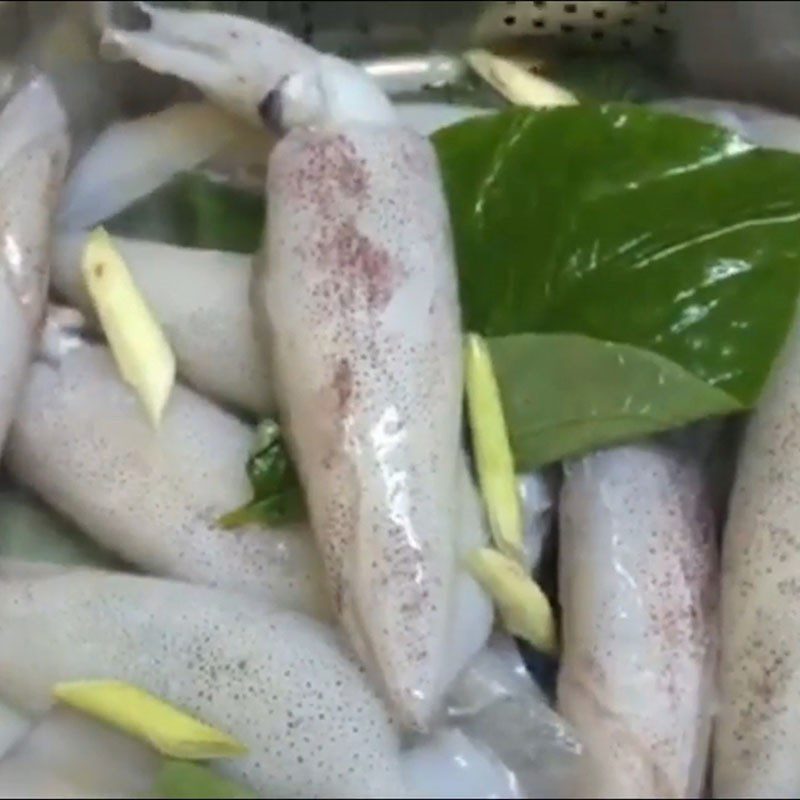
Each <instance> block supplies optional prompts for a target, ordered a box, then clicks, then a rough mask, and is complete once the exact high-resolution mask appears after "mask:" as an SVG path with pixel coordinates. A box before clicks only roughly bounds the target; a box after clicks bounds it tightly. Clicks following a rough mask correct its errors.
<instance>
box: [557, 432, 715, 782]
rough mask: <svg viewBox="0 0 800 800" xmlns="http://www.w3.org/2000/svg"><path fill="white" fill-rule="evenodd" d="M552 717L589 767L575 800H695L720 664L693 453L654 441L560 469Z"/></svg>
mask: <svg viewBox="0 0 800 800" xmlns="http://www.w3.org/2000/svg"><path fill="white" fill-rule="evenodd" d="M560 510H561V547H560V564H559V568H560V586H559V595H560V599H561V605H562V619H563V652H562V662H561V671H560V674H559V684H558V706H559V710H560V711H561V712H562V713H563V714H564V715H565V717H566V718H567V719H568V720H569V721H570V722H571V723H572V724H573V725H574V726H575V728H576V730H577V732H578V735H579V736H580V737H581V739H582V741H583V742H584V744H585V745H586V747H587V749H588V752H589V754H590V756H591V757H592V758H593V759H594V761H595V770H594V773H593V772H591V771H589V772H587V773H586V774H585V775H584V783H583V784H582V785H581V787H580V791H581V793H582V796H590V797H671V798H682V797H696V796H697V793H698V792H699V791H700V789H701V787H702V785H703V779H704V776H705V764H706V757H707V752H708V744H709V732H710V721H711V714H712V711H713V707H712V694H711V692H712V688H713V679H714V668H715V663H716V591H717V571H716V566H715V554H714V549H715V543H714V527H713V520H712V518H711V509H710V498H709V497H708V496H707V491H706V487H705V485H704V478H703V475H702V473H701V471H700V470H699V469H698V466H697V464H696V463H694V461H693V458H692V457H691V456H687V455H686V454H683V453H681V452H679V451H677V450H674V449H673V448H671V447H668V446H665V445H661V444H659V443H650V444H641V445H631V446H625V447H619V448H615V449H611V450H606V451H602V452H598V453H595V454H593V455H590V456H588V457H586V458H583V459H581V460H579V461H577V462H573V463H571V464H569V465H568V466H567V468H566V475H565V482H564V486H563V489H562V495H561V508H560Z"/></svg>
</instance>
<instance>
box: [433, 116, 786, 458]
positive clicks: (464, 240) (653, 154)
mask: <svg viewBox="0 0 800 800" xmlns="http://www.w3.org/2000/svg"><path fill="white" fill-rule="evenodd" d="M434 141H435V143H436V146H437V150H438V152H439V156H440V159H441V164H442V172H443V177H444V181H445V186H446V190H447V195H448V198H449V202H450V209H451V215H452V220H453V228H454V232H455V243H456V250H457V255H458V266H459V271H460V287H461V299H462V305H463V308H464V313H465V319H466V324H467V326H468V327H469V328H470V329H472V330H476V331H478V332H480V333H483V334H484V335H487V336H503V335H507V334H515V333H526V332H532V331H535V332H540V333H547V332H550V333H558V332H561V333H580V334H584V335H586V336H589V337H592V338H595V339H600V340H606V341H610V342H617V343H624V344H630V345H634V346H636V347H640V348H643V349H645V350H649V351H651V352H653V353H657V354H659V355H662V356H664V357H665V358H667V359H670V360H671V361H673V362H674V363H675V364H676V365H678V366H680V367H682V368H683V369H685V370H686V371H687V372H688V373H690V374H691V375H693V376H695V377H696V378H698V379H700V380H702V381H705V382H706V383H708V384H710V385H712V386H716V387H718V388H720V389H723V390H724V391H726V392H728V393H729V394H730V395H732V396H733V397H735V398H736V399H737V400H738V401H739V402H740V403H741V404H742V405H743V406H749V405H751V404H752V403H754V402H755V400H756V399H757V397H758V394H759V392H760V390H761V387H762V385H763V383H764V380H765V378H766V375H767V373H768V371H769V368H770V366H771V364H772V361H773V359H774V357H775V355H776V352H777V350H778V349H779V347H780V345H781V343H782V342H783V340H784V338H785V335H786V333H787V330H788V326H789V324H790V321H791V317H792V313H793V310H794V306H795V301H796V297H797V293H798V287H800V269H798V266H800V158H798V157H797V156H796V155H790V154H788V153H779V152H767V151H761V150H757V149H754V148H752V147H750V146H748V145H746V144H745V143H744V142H742V141H741V140H740V139H738V138H737V137H735V136H734V135H732V134H729V133H727V132H726V131H723V130H722V129H719V128H716V127H713V126H709V125H705V124H703V123H699V122H695V121H693V120H687V119H682V118H679V117H673V116H667V115H663V114H659V113H656V112H652V111H649V110H647V109H644V108H638V107H635V106H623V105H614V106H584V105H582V106H573V107H568V108H558V109H552V110H547V111H531V110H512V111H509V112H504V113H501V114H498V115H496V116H493V117H484V118H478V119H472V120H468V121H466V122H463V123H459V124H458V125H455V126H452V127H450V128H448V129H446V130H443V131H439V132H438V133H437V134H436V135H435V136H434ZM527 370H528V372H529V373H530V375H531V380H537V381H539V380H541V379H542V376H541V370H540V367H539V365H537V364H536V363H535V362H533V361H531V363H530V364H529V366H528V367H527ZM534 375H537V377H536V378H534V377H533V376H534ZM587 389H588V387H585V386H584V385H583V383H577V384H575V385H574V387H573V389H572V391H573V392H575V393H579V394H580V393H584V392H586V391H587ZM652 403H653V404H654V405H653V408H654V413H659V412H658V410H657V409H658V405H659V404H661V403H667V404H668V403H669V398H668V397H667V396H666V392H660V393H658V394H657V395H655V396H653V397H652ZM708 413H709V409H707V408H705V407H702V406H698V407H697V411H696V415H697V418H699V417H703V416H706V415H707V414H708ZM587 422H588V420H587ZM604 438H605V434H603V435H600V433H598V437H597V441H595V442H593V444H594V445H595V446H596V445H599V444H603V443H604V442H603V439H604ZM590 440H591V437H587V443H588V442H589V441H590Z"/></svg>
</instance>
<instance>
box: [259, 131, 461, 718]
mask: <svg viewBox="0 0 800 800" xmlns="http://www.w3.org/2000/svg"><path fill="white" fill-rule="evenodd" d="M267 196H268V215H267V216H268V223H267V224H268V228H267V236H266V241H267V246H266V258H265V263H266V264H267V265H268V267H267V268H264V267H263V265H262V267H261V271H260V272H258V271H257V273H256V276H255V284H254V289H255V291H254V300H255V304H256V311H257V314H258V309H259V308H261V309H266V320H267V325H268V327H269V328H270V338H269V341H270V343H271V358H272V365H271V366H272V368H273V369H274V379H275V382H276V391H277V396H278V404H279V407H280V409H281V412H282V414H283V419H284V424H285V425H286V429H287V432H288V434H289V439H290V445H291V448H292V450H293V454H294V457H295V459H296V462H297V464H298V467H299V470H300V473H301V477H302V480H303V482H304V485H305V488H306V492H307V497H308V500H309V505H310V513H311V516H312V527H313V528H314V530H315V533H316V536H317V540H318V543H319V545H320V548H321V550H322V553H323V557H324V560H325V564H326V567H327V573H328V577H329V585H330V589H331V593H332V596H333V599H334V602H335V607H336V609H337V611H338V613H339V615H340V617H341V620H342V622H343V624H344V627H345V629H346V631H347V633H348V635H349V637H350V640H351V642H352V644H353V645H354V646H355V648H356V650H357V651H358V652H359V654H360V656H361V657H362V659H363V660H365V661H366V662H367V663H368V664H370V665H371V666H372V667H373V668H375V672H377V675H378V676H379V679H380V680H381V681H382V683H383V685H384V688H385V690H386V691H387V693H388V696H389V698H390V700H391V701H392V706H393V708H394V709H395V711H396V712H397V713H398V715H399V717H400V718H401V720H402V721H403V722H404V723H405V724H407V725H410V726H412V727H425V725H426V724H427V722H428V720H429V718H430V716H431V714H432V713H433V711H434V710H435V707H436V705H437V701H438V700H439V697H440V694H441V692H442V690H443V688H444V687H443V686H442V682H443V679H442V675H443V671H444V670H445V661H446V659H447V657H448V653H447V652H445V651H446V650H447V646H446V643H447V641H448V639H447V628H448V625H449V620H450V617H451V614H452V608H451V603H452V598H451V594H452V592H453V591H454V588H453V587H454V583H455V580H454V578H455V567H456V564H455V561H456V558H455V549H454V536H455V535H456V531H455V528H456V526H457V518H458V503H459V499H458V496H457V495H458V492H459V488H458V487H459V474H460V473H459V469H460V468H463V465H462V463H461V461H460V459H461V457H462V456H461V453H460V432H461V393H462V366H461V332H460V314H459V307H458V299H457V290H456V277H455V266H454V258H453V252H452V243H451V239H450V226H449V218H448V212H447V208H446V206H445V201H444V197H443V193H442V188H441V184H440V178H439V173H438V165H437V163H436V157H435V153H434V151H433V149H432V147H431V146H430V144H429V143H428V142H427V140H425V139H423V138H422V137H420V136H418V135H417V134H415V133H412V132H411V131H408V130H405V129H403V128H401V127H399V126H395V125H383V124H368V123H358V124H347V123H344V124H339V125H332V126H327V127H315V128H298V129H295V130H293V131H291V132H290V133H289V134H288V135H287V136H286V137H285V138H284V139H283V140H282V141H281V142H280V143H279V144H278V145H277V148H276V149H275V150H274V151H273V154H272V156H271V160H270V165H269V171H268V178H267Z"/></svg>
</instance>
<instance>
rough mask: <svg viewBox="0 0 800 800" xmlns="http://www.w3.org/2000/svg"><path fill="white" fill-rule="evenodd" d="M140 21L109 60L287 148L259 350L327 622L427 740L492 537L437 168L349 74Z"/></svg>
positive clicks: (469, 650) (325, 62)
mask: <svg viewBox="0 0 800 800" xmlns="http://www.w3.org/2000/svg"><path fill="white" fill-rule="evenodd" d="M138 7H139V9H140V11H141V15H140V20H139V24H138V25H137V29H136V30H121V29H118V28H110V29H107V30H106V31H105V32H104V35H103V48H104V51H105V52H106V53H109V54H112V53H113V54H114V55H115V57H120V58H129V59H133V60H135V61H138V62H139V63H140V64H141V65H143V66H145V67H148V68H150V69H152V70H154V71H157V72H161V73H169V74H173V75H176V76H178V77H180V78H183V79H184V80H188V81H191V82H192V83H194V84H195V85H197V86H198V87H199V88H200V89H201V90H202V91H204V93H205V94H206V96H207V97H208V98H209V99H210V100H212V101H213V102H215V103H217V104H219V105H220V106H221V107H222V108H225V109H226V110H228V111H230V112H233V113H235V114H238V115H239V116H240V117H241V118H242V119H243V120H244V121H249V122H250V123H251V124H253V123H255V124H261V125H264V126H266V127H267V129H268V130H270V131H272V132H274V133H275V134H276V135H278V136H279V137H281V138H280V141H279V142H278V143H277V145H276V146H275V147H274V148H273V149H272V151H271V153H270V156H269V162H268V170H267V182H266V197H267V208H268V214H267V222H266V229H265V237H264V238H265V244H264V247H263V250H262V252H261V253H259V254H258V256H257V258H256V264H255V267H254V272H253V283H252V289H251V302H252V307H253V314H254V322H255V327H256V335H257V336H258V337H259V339H260V341H261V344H262V348H263V351H264V353H265V356H264V358H265V359H266V363H267V364H268V369H269V372H270V379H271V381H272V383H273V389H274V394H275V399H276V405H277V408H278V411H279V413H280V414H281V417H282V422H283V425H284V430H285V432H286V434H287V439H288V443H289V446H290V449H291V451H292V455H293V457H294V461H295V463H296V465H297V467H298V472H299V474H300V478H301V481H302V483H303V486H304V489H305V492H306V497H307V502H308V506H309V512H310V518H311V527H312V529H313V531H314V534H315V537H316V540H317V544H318V548H319V550H320V553H321V555H322V558H323V561H324V564H325V567H326V572H327V578H328V587H329V594H330V597H331V602H332V605H333V608H334V611H335V612H336V614H337V616H338V617H339V619H340V621H341V623H342V625H343V627H344V629H345V631H346V633H347V636H348V639H349V641H350V643H351V645H352V646H353V647H354V649H355V651H356V652H357V653H358V654H359V656H360V659H361V661H362V663H363V664H365V665H366V667H367V668H368V669H369V670H370V672H371V674H372V675H373V676H374V678H375V680H376V681H377V682H378V683H379V685H380V686H381V687H382V689H383V692H384V696H385V697H386V698H387V699H388V701H389V703H390V706H391V708H392V710H393V712H394V713H395V714H396V716H397V718H398V719H399V721H400V722H401V724H403V725H404V726H405V727H407V728H410V729H418V730H425V729H426V728H427V727H428V726H429V725H430V723H431V721H432V719H433V718H434V717H435V715H436V713H437V711H438V710H439V709H440V707H441V701H442V697H443V694H444V693H445V691H446V689H447V686H448V684H449V681H451V680H452V679H453V677H454V676H455V674H457V672H458V671H459V670H460V669H461V668H462V667H463V666H464V665H465V664H466V663H467V661H468V660H469V658H470V657H471V656H472V655H473V654H474V653H476V652H477V651H478V650H480V648H481V647H482V645H483V643H484V642H485V641H486V638H487V636H488V633H489V630H490V627H491V620H492V614H491V608H490V605H489V600H488V598H486V597H485V596H483V595H482V594H481V592H480V591H479V590H477V588H476V587H474V585H472V581H471V578H469V577H468V576H467V575H466V572H465V570H464V569H463V566H462V564H461V555H462V554H463V547H464V532H465V531H472V532H476V531H477V532H478V533H477V536H478V537H482V536H485V525H484V520H483V519H482V517H481V512H480V506H479V504H477V503H474V502H470V501H469V497H468V495H469V494H470V493H473V494H474V493H475V488H474V485H473V484H472V480H471V478H470V476H469V475H468V474H467V470H466V460H465V457H464V454H463V452H462V446H461V403H462V388H463V386H462V383H463V381H462V377H463V376H462V365H461V328H460V325H461V320H460V311H459V306H458V298H457V287H456V273H455V265H454V256H453V246H452V241H451V235H450V224H449V218H448V212H447V207H446V204H445V199H444V195H443V191H442V186H441V179H440V176H439V172H438V165H437V162H436V156H435V153H434V151H433V148H432V146H431V145H430V143H429V142H428V141H427V140H426V139H425V138H424V137H422V136H420V135H419V134H417V133H415V132H413V131H411V130H409V129H408V128H406V127H404V126H403V125H402V123H401V122H400V121H399V119H398V116H397V112H396V110H395V108H394V107H393V106H392V104H391V102H390V101H389V99H388V97H387V96H386V95H385V94H384V93H383V92H382V91H381V90H380V88H379V87H378V86H377V85H376V84H375V83H374V82H373V80H372V79H371V78H369V76H368V75H367V74H366V73H365V72H364V71H363V70H362V69H360V68H358V67H357V66H355V65H352V64H350V63H348V62H346V61H343V60H341V59H338V58H336V57H333V56H330V55H323V54H320V53H317V52H316V51H315V50H313V49H312V48H310V47H308V46H306V45H304V44H302V43H300V42H298V41H296V40H294V39H293V38H292V37H290V36H288V35H287V34H285V33H283V32H281V31H277V30H274V29H272V28H269V27H267V26H265V25H262V24H259V23H256V22H253V21H250V20H245V19H240V18H236V17H232V16H228V15H224V14H213V13H206V12H185V11H173V10H162V9H155V8H153V7H151V6H147V5H145V4H139V6H138ZM465 487H466V488H465ZM471 535H473V536H474V535H475V534H474V533H473V534H471ZM464 592H466V593H467V594H468V596H469V598H470V601H469V602H470V604H471V606H472V607H473V609H474V610H473V611H472V612H471V613H470V614H468V615H466V614H465V611H464V607H465V605H466V603H465V602H463V601H462V600H461V595H462V593H464ZM461 617H463V619H465V620H469V624H461V623H459V618H461Z"/></svg>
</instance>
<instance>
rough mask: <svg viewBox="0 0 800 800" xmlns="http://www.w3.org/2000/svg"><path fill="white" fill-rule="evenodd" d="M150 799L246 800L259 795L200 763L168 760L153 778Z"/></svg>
mask: <svg viewBox="0 0 800 800" xmlns="http://www.w3.org/2000/svg"><path fill="white" fill-rule="evenodd" d="M153 797H159V798H165V800H181V798H206V797H208V798H232V799H233V798H245V799H246V800H249V798H257V797H258V795H257V794H256V793H255V792H253V791H251V790H250V789H245V788H244V787H242V786H240V785H239V784H237V783H235V782H234V781H231V780H228V779H226V778H223V777H221V776H219V775H217V773H216V772H213V771H212V770H211V769H209V768H208V767H206V766H203V765H201V764H195V763H192V762H190V761H177V760H173V759H167V760H165V761H164V763H163V764H162V766H161V769H160V770H159V773H158V775H157V776H156V783H155V787H154V788H153Z"/></svg>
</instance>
